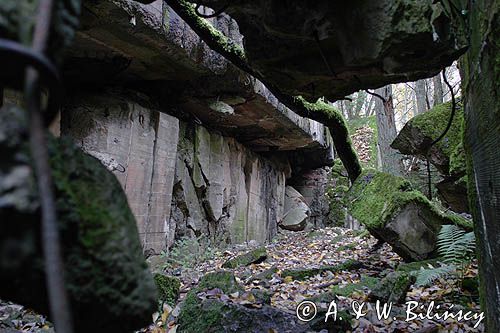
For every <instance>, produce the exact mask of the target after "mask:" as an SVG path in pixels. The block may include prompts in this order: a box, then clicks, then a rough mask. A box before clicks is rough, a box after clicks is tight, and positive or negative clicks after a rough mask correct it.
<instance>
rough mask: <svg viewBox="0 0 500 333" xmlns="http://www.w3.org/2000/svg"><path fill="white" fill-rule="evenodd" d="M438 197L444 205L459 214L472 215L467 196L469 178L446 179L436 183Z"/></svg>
mask: <svg viewBox="0 0 500 333" xmlns="http://www.w3.org/2000/svg"><path fill="white" fill-rule="evenodd" d="M435 186H436V188H437V189H438V196H439V198H440V199H441V200H442V201H443V203H444V204H445V205H446V206H448V207H449V208H450V209H451V210H453V211H454V212H457V213H470V207H469V198H468V196H467V176H462V177H445V178H444V179H443V180H442V181H440V182H439V183H436V185H435Z"/></svg>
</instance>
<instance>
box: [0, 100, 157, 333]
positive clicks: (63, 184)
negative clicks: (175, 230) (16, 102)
mask: <svg viewBox="0 0 500 333" xmlns="http://www.w3.org/2000/svg"><path fill="white" fill-rule="evenodd" d="M24 116H25V112H23V111H22V110H20V109H19V108H17V107H4V108H3V109H2V110H0V151H1V153H2V160H1V162H0V220H1V221H2V223H0V258H2V259H1V260H0V272H1V274H0V297H1V298H2V299H6V300H10V301H14V302H17V303H20V304H23V305H25V306H29V307H31V308H33V309H34V310H36V311H37V312H40V313H42V314H45V315H48V314H49V307H48V299H47V293H46V282H45V273H44V264H45V263H44V258H43V254H42V253H43V251H42V247H41V232H40V209H39V207H40V206H39V201H38V194H37V191H36V189H35V182H34V178H33V173H32V169H31V166H30V156H29V150H28V147H27V146H28V144H27V137H28V136H27V129H26V122H25V119H24ZM49 154H50V164H51V167H52V174H53V178H54V185H55V195H56V206H57V217H58V226H59V232H60V234H61V240H62V244H61V245H62V249H63V257H64V269H65V280H66V288H67V291H68V294H69V299H70V304H71V310H72V316H73V320H74V328H75V331H76V332H110V331H122V332H123V331H132V330H136V329H139V328H141V327H144V326H145V325H147V324H148V323H149V322H150V321H151V314H152V313H153V312H154V311H155V308H156V305H157V299H156V290H155V286H154V282H153V279H152V276H151V274H150V272H149V270H148V267H147V264H146V262H145V260H144V257H143V255H142V249H141V244H140V242H139V237H138V233H137V226H136V223H135V219H134V217H133V215H132V213H131V211H130V208H129V206H128V203H127V199H126V197H125V194H124V193H123V191H122V188H121V186H120V184H119V183H118V181H117V180H116V178H115V176H114V175H113V174H111V173H110V172H109V171H108V170H107V169H106V168H105V167H104V166H103V165H102V164H101V163H100V162H99V161H98V160H97V159H95V158H93V157H91V156H89V155H86V154H85V153H83V152H82V151H81V150H80V149H78V148H76V147H75V146H74V145H73V144H72V143H71V142H69V141H68V140H66V139H61V140H56V139H52V138H51V139H50V140H49Z"/></svg>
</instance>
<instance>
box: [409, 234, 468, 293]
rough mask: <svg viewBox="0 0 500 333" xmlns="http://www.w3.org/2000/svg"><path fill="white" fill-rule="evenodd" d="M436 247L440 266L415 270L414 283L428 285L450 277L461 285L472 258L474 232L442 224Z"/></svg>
mask: <svg viewBox="0 0 500 333" xmlns="http://www.w3.org/2000/svg"><path fill="white" fill-rule="evenodd" d="M437 247H438V253H439V255H440V257H441V258H442V262H441V263H440V266H437V267H431V268H427V269H424V268H421V269H420V270H418V271H416V277H417V280H416V282H415V285H417V286H425V285H429V284H431V283H432V282H434V281H436V280H438V279H441V278H450V279H452V280H453V281H458V282H459V283H460V285H461V282H462V281H463V280H464V273H465V271H466V270H467V268H468V267H469V266H470V263H471V260H472V259H473V258H474V250H475V238H474V233H473V232H466V231H465V230H464V229H462V228H460V227H458V226H456V225H453V224H448V225H443V226H442V228H441V231H440V232H439V234H438V237H437Z"/></svg>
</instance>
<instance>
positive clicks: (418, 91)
mask: <svg viewBox="0 0 500 333" xmlns="http://www.w3.org/2000/svg"><path fill="white" fill-rule="evenodd" d="M426 96H427V92H426V90H425V80H418V81H417V82H415V98H416V101H417V114H419V113H423V112H425V111H427V101H426Z"/></svg>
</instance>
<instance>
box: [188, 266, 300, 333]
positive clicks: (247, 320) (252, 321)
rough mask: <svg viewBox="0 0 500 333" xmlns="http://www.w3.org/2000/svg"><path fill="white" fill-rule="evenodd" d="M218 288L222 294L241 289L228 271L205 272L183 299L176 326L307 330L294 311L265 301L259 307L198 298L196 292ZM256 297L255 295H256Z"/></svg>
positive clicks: (207, 329)
mask: <svg viewBox="0 0 500 333" xmlns="http://www.w3.org/2000/svg"><path fill="white" fill-rule="evenodd" d="M214 288H219V289H220V290H221V291H222V292H224V293H225V294H226V295H228V294H230V293H234V292H240V293H241V292H243V288H242V287H241V286H239V285H238V283H237V282H236V279H235V277H234V275H233V274H232V273H231V272H228V271H217V272H213V273H209V274H207V275H205V276H204V277H203V278H202V279H201V280H200V282H199V284H198V286H197V287H195V288H194V289H192V290H191V291H190V292H189V293H188V294H187V295H186V298H185V300H184V303H183V304H182V307H181V312H180V314H179V318H178V323H179V329H180V330H181V331H182V332H188V333H191V332H192V333H195V332H196V333H197V332H248V333H250V332H269V331H271V330H275V331H276V332H307V331H308V326H307V325H301V324H300V323H299V322H298V319H297V318H296V316H295V315H293V314H289V313H287V312H284V311H281V310H278V309H276V308H275V307H271V306H269V305H268V304H266V303H265V302H263V304H261V306H260V308H251V307H245V306H243V305H239V304H237V303H231V302H224V301H222V300H221V299H213V298H211V299H200V298H198V296H197V294H198V293H200V292H201V291H204V290H205V291H206V290H210V289H214ZM256 299H257V297H256Z"/></svg>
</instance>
